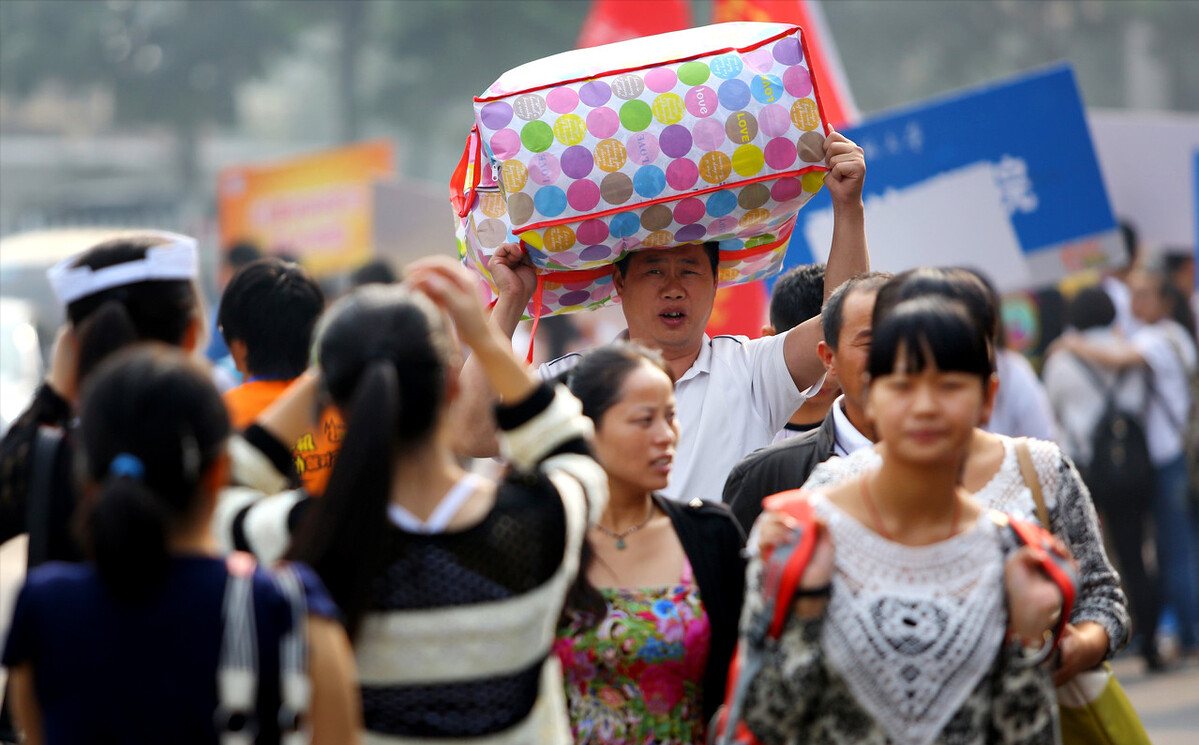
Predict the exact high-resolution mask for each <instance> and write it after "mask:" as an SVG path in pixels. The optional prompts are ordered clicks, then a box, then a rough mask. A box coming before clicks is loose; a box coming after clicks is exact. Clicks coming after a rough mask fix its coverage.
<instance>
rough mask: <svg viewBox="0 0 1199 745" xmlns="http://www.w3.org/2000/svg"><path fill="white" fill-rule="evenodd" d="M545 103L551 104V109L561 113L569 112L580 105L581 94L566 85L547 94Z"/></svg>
mask: <svg viewBox="0 0 1199 745" xmlns="http://www.w3.org/2000/svg"><path fill="white" fill-rule="evenodd" d="M545 105H546V106H549V107H550V110H551V111H556V112H558V113H559V114H569V113H570V112H572V111H574V110H575V107H576V106H578V105H579V94H578V93H575V92H574V90H573V89H571V88H567V87H565V86H563V87H562V88H555V89H553V90H552V91H550V92H549V93H548V94H546V97H545Z"/></svg>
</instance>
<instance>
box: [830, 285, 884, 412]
mask: <svg viewBox="0 0 1199 745" xmlns="http://www.w3.org/2000/svg"><path fill="white" fill-rule="evenodd" d="M876 297H878V292H877V291H873V290H859V291H854V292H851V293H849V295H848V296H847V297H846V298H845V304H844V305H843V306H842V307H841V311H842V313H841V319H842V321H841V335H840V336H839V337H838V338H837V351H836V352H834V353H833V367H834V369H835V370H836V371H837V378H838V379H839V380H840V381H841V390H842V391H843V392H844V393H845V398H846V399H847V400H848V401H850V402H852V403H853V404H854V405H855V406H857V407H858V408H859V409H860V408H862V406H864V404H865V398H864V392H865V388H866V366H867V363H868V362H869V360H870V338H871V334H870V332H871V328H872V327H871V323H870V316H871V314H872V313H874V300H875V298H876Z"/></svg>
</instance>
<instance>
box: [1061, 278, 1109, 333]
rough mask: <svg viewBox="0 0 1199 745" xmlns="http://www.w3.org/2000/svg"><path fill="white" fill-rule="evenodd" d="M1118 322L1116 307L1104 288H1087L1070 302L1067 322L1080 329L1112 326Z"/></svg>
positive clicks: (1067, 310) (1080, 291)
mask: <svg viewBox="0 0 1199 745" xmlns="http://www.w3.org/2000/svg"><path fill="white" fill-rule="evenodd" d="M1115 320H1116V306H1115V304H1114V303H1112V299H1111V297H1109V296H1108V294H1107V292H1105V291H1104V289H1103V288H1102V287H1085V288H1083V289H1081V290H1079V291H1078V294H1077V295H1075V296H1074V298H1073V299H1072V300H1071V301H1070V305H1069V307H1068V308H1067V309H1066V322H1067V323H1068V324H1070V325H1071V326H1073V327H1074V328H1076V329H1078V330H1079V331H1086V330H1087V329H1093V328H1101V327H1105V326H1111V325H1112V322H1114V321H1115Z"/></svg>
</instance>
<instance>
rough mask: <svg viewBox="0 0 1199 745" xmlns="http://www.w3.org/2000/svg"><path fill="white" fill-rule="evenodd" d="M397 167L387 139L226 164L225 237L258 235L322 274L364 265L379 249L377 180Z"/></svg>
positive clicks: (267, 247)
mask: <svg viewBox="0 0 1199 745" xmlns="http://www.w3.org/2000/svg"><path fill="white" fill-rule="evenodd" d="M394 171H395V166H394V155H393V150H392V146H391V143H389V142H386V141H383V140H377V141H372V142H363V143H359V144H355V145H350V146H347V147H342V148H337V149H334V150H326V151H322V152H319V153H314V154H311V155H305V156H301V157H298V158H293V159H290V160H285V161H279V162H275V163H267V164H261V165H241V166H231V167H229V168H226V169H224V170H222V171H221V173H220V176H219V177H218V180H217V210H218V220H219V222H220V237H221V245H222V246H229V245H231V244H233V243H235V242H237V241H242V240H247V241H251V242H253V243H255V244H256V245H257V246H258V247H259V248H261V249H262V250H263V251H264V252H267V253H276V252H284V253H287V254H289V255H292V256H295V257H297V258H299V259H300V260H301V261H302V262H303V264H304V266H305V267H307V268H308V270H309V271H311V272H312V273H313V274H315V275H318V276H320V275H327V274H334V273H337V272H341V271H346V270H349V269H352V268H354V267H357V266H358V265H360V264H362V263H363V262H365V261H367V260H368V259H369V258H370V257H371V256H372V255H373V254H374V246H373V242H374V235H373V231H372V227H371V225H372V213H373V210H374V203H373V202H374V200H373V196H372V185H373V184H374V182H375V181H376V180H378V179H380V178H386V177H390V176H392V175H394Z"/></svg>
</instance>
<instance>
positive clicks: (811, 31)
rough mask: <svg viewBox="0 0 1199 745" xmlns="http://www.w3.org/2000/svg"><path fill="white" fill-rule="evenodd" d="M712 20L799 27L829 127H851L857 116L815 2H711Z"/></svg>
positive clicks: (843, 73)
mask: <svg viewBox="0 0 1199 745" xmlns="http://www.w3.org/2000/svg"><path fill="white" fill-rule="evenodd" d="M712 18H713V20H714V21H715V22H716V23H726V22H728V21H763V22H768V23H794V24H796V25H798V26H802V27H803V30H804V44H805V45H806V46H807V48H808V53H809V55H810V57H811V59H809V60H808V64H809V67H810V68H811V70H812V74H813V76H814V77H815V79H816V90H818V91H820V103H821V105H822V106H823V108H824V115H825V116H826V117H828V120H829V123H830V124H832V125H833V126H834V127H840V126H841V125H843V124H852V123H853V122H855V121H857V120H858V118H859V117H860V116H861V114H860V113H859V112H858V107H857V104H855V103H854V100H853V94H852V93H851V92H850V90H849V81H848V80H847V79H846V78H845V70H844V68H842V67H841V55H840V54H838V53H837V46H836V44H835V43H834V42H833V35H832V34H831V33H830V32H829V30H828V26H827V24H825V22H824V13H823V12H821V10H820V5H819V3H818V2H817V0H715V5H714V6H713V9H712Z"/></svg>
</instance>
